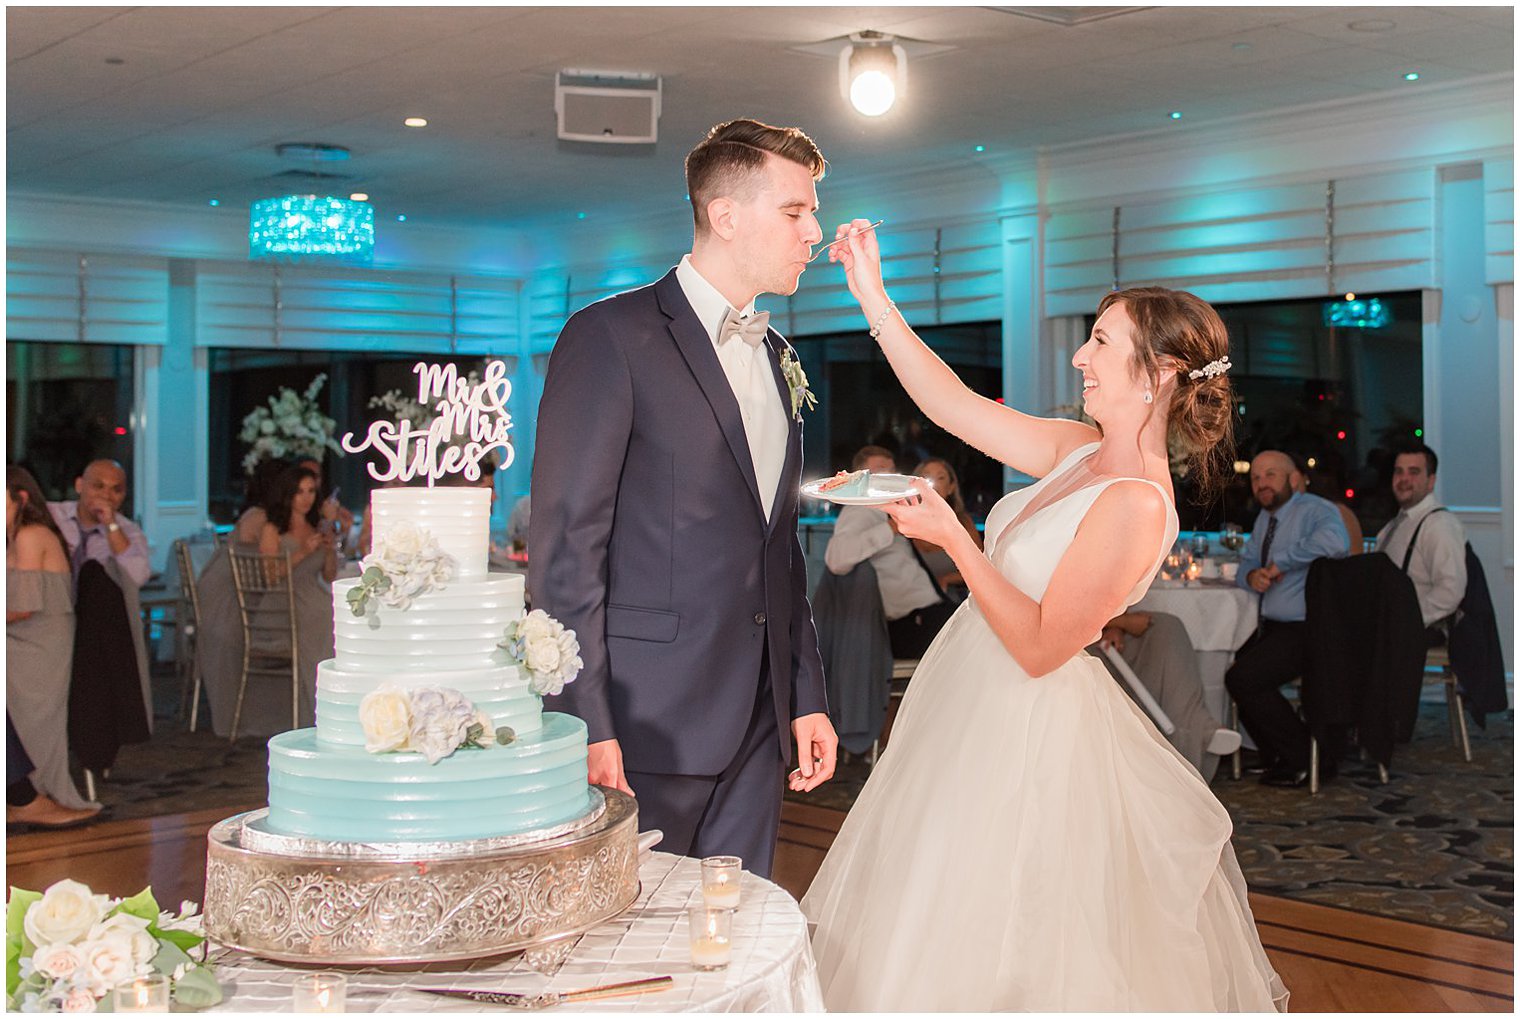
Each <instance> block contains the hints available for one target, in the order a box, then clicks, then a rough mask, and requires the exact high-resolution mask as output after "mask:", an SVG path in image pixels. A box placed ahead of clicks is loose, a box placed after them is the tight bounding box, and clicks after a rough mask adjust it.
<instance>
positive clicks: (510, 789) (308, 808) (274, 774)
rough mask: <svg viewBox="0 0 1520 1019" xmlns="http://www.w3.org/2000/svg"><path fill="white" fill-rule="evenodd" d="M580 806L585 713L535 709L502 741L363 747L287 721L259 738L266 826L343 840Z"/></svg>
mask: <svg viewBox="0 0 1520 1019" xmlns="http://www.w3.org/2000/svg"><path fill="white" fill-rule="evenodd" d="M589 808H590V799H589V792H588V789H587V785H586V723H584V722H582V721H581V720H580V719H579V718H575V717H573V716H571V715H563V714H559V713H558V712H545V713H544V715H543V727H542V728H540V729H539V730H538V731H537V732H535V733H532V734H529V735H527V736H524V737H522V738H520V739H518V740H516V741H515V742H513V743H512V744H511V745H509V746H505V747H503V746H492V747H489V748H487V749H484V750H459V751H455V752H454V754H453V755H451V756H449V757H446V758H444V759H443V760H441V761H439V762H438V763H437V764H429V763H428V762H427V758H425V757H423V756H422V755H421V754H412V753H390V754H371V753H369V752H367V751H366V750H364V748H363V747H352V748H350V747H341V748H340V747H334V746H331V745H328V744H323V743H319V742H318V741H317V731H316V730H315V729H296V730H293V731H291V732H284V733H281V734H279V735H278V736H275V737H274V738H273V739H271V740H270V741H269V827H270V828H271V829H272V830H275V831H278V832H282V833H284V834H288V835H304V836H307V837H310V838H318V839H333V840H339V841H353V842H407V841H439V840H443V839H476V838H490V837H492V836H496V835H516V834H519V833H522V832H529V831H535V830H537V829H540V828H547V827H552V826H553V825H557V824H564V823H566V822H568V821H573V820H575V819H576V818H578V817H581V816H583V815H584V814H585V813H586V811H587V810H588V809H589Z"/></svg>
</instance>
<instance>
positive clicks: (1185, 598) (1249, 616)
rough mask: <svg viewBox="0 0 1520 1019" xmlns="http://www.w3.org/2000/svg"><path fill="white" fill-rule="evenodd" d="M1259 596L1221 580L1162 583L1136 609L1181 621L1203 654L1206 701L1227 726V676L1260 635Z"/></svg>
mask: <svg viewBox="0 0 1520 1019" xmlns="http://www.w3.org/2000/svg"><path fill="white" fill-rule="evenodd" d="M1258 597H1259V595H1257V594H1255V593H1254V592H1251V591H1247V590H1245V589H1244V588H1240V587H1236V586H1235V585H1234V584H1229V583H1224V582H1221V581H1197V580H1195V581H1193V582H1192V583H1190V584H1188V585H1186V586H1183V584H1182V582H1181V581H1176V580H1157V581H1155V582H1154V583H1153V584H1151V589H1150V590H1149V591H1147V592H1146V595H1145V597H1144V598H1141V599H1140V601H1139V603H1138V604H1137V605H1136V606H1135V608H1136V609H1137V610H1138V611H1141V612H1165V613H1167V614H1168V615H1173V616H1176V617H1177V618H1178V619H1180V620H1182V625H1183V627H1184V628H1186V630H1187V633H1188V639H1189V640H1191V641H1192V642H1193V650H1194V651H1196V652H1197V653H1198V673H1199V676H1200V677H1201V678H1202V680H1203V702H1204V704H1206V705H1207V706H1208V709H1209V710H1210V711H1211V712H1213V714H1214V717H1215V718H1216V719H1218V720H1219V721H1220V723H1221V724H1223V723H1224V722H1225V721H1226V717H1225V716H1226V707H1227V704H1228V695H1227V694H1226V692H1225V688H1224V674H1225V672H1226V671H1227V670H1228V669H1229V667H1230V663H1231V662H1232V661H1233V660H1234V657H1235V649H1236V648H1238V647H1240V645H1242V644H1244V643H1245V642H1246V638H1247V637H1249V636H1251V634H1252V633H1253V632H1254V631H1255V630H1256V601H1257V598H1258Z"/></svg>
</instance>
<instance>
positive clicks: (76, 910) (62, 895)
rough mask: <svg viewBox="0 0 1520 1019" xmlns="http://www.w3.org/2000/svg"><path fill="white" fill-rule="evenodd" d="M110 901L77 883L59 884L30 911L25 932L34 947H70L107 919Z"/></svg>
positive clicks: (23, 923)
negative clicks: (65, 945) (103, 919)
mask: <svg viewBox="0 0 1520 1019" xmlns="http://www.w3.org/2000/svg"><path fill="white" fill-rule="evenodd" d="M110 903H111V900H110V898H109V897H107V896H105V895H96V894H95V893H94V892H92V891H90V889H89V888H88V887H87V886H85V885H82V884H80V883H79V882H78V881H69V880H67V879H65V880H63V881H59V882H58V883H56V884H54V885H53V886H52V887H50V888H49V889H48V890H47V891H45V892H43V893H42V898H40V899H38V900H37V901H36V902H34V903H32V904H31V905H30V906H29V907H27V911H26V916H25V917H24V918H23V919H22V921H21V926H22V930H23V931H24V932H25V933H26V936H27V937H28V938H29V939H31V942H32V944H34V945H52V944H57V943H59V942H62V943H63V944H68V943H70V942H72V941H76V940H78V939H79V938H81V937H83V936H84V935H85V934H86V933H87V932H88V931H89V929H90V928H91V927H93V926H95V925H96V924H97V923H99V922H100V921H101V919H102V918H103V917H104V916H105V914H106V910H107V909H109V908H110Z"/></svg>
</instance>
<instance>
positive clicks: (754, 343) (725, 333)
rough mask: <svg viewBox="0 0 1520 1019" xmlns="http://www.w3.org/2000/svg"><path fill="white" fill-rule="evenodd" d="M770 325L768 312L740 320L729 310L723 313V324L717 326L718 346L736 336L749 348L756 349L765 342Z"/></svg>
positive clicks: (758, 312)
mask: <svg viewBox="0 0 1520 1019" xmlns="http://www.w3.org/2000/svg"><path fill="white" fill-rule="evenodd" d="M770 324H771V313H770V312H768V311H757V312H755V313H754V314H753V315H751V316H750V317H749V318H740V317H739V315H738V313H737V312H735V311H734V309H732V308H730V309H728V310H727V311H726V312H724V313H723V324H722V325H720V326H718V346H720V347H721V346H723V344H725V343H727V342H728V341H729V340H731V339H733V338H734V337H735V336H737V337H739V338H740V339H742V340H743V341H744V342H745V343H748V344H749V345H750V346H751V347H758V346H760V344H762V343H764V342H765V331H766V330H767V329H769V328H770Z"/></svg>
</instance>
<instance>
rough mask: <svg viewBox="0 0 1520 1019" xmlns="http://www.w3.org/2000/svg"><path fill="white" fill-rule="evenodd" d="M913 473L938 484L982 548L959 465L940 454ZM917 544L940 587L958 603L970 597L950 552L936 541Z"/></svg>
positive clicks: (938, 488)
mask: <svg viewBox="0 0 1520 1019" xmlns="http://www.w3.org/2000/svg"><path fill="white" fill-rule="evenodd" d="M913 473H914V474H915V475H917V476H918V477H920V478H928V479H929V480H930V481H931V482H933V484H934V490H935V491H936V492H938V493H939V494H940V495H942V496H944V498H945V501H946V502H948V503H949V504H950V508H951V509H952V510H954V511H955V516H956V519H957V520H959V521H960V522H961V526H962V527H964V528H965V529H966V533H967V534H968V535H970V536H971V540H972V541H974V542H976V547H977V548H981V547H982V532H981V531H978V530H977V529H976V521H974V520H972V519H971V514H970V513H968V512H966V502H965V500H964V499H962V498H961V482H960V478H958V477H956V474H955V468H954V467H951V466H950V463H949V461H947V460H943V459H941V458H940V457H937V456H932V457H929V458H928V459H927V460H924V461H923V462H922V463H920V464H919V465H918V466H917V467H915V468H913ZM913 547H914V548H916V549H918V554H919V555H921V556H922V557H923V560H924V562H925V563H926V564H928V567H929V572H930V573H932V574H934V579H935V580H937V581H938V582H939V586H940V589H941V590H942V591H945V592H946V593H947V594H949V595H950V596H951V597H952V598H954V599H955V601H957V602H961V601H965V600H966V584H965V581H964V580H962V579H961V574H960V571H959V570H957V569H956V568H955V563H954V562H953V561H952V560H951V559H950V553H948V552H946V551H945V550H944V549H943V548H940V547H939V546H938V545H936V544H934V543H933V542H932V541H924V540H922V539H917V538H916V539H914V541H913Z"/></svg>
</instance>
